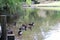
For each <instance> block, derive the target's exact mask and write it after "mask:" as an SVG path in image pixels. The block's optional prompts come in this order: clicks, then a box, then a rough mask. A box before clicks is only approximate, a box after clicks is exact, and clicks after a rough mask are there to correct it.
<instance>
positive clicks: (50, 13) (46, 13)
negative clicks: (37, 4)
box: [18, 8, 60, 40]
mask: <svg viewBox="0 0 60 40" xmlns="http://www.w3.org/2000/svg"><path fill="white" fill-rule="evenodd" d="M18 22H23V23H24V22H25V24H26V23H30V22H34V24H35V25H34V27H33V28H32V31H30V30H29V29H28V30H27V31H24V32H23V35H22V40H60V38H59V37H60V11H54V10H42V9H41V10H40V9H30V8H29V9H25V14H24V15H23V16H22V17H21V19H19V21H18ZM19 25H20V24H19Z"/></svg>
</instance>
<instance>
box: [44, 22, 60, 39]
mask: <svg viewBox="0 0 60 40" xmlns="http://www.w3.org/2000/svg"><path fill="white" fill-rule="evenodd" d="M45 37H46V38H45V39H44V40H60V23H57V24H56V25H54V26H53V28H52V30H49V32H47V35H46V36H45Z"/></svg>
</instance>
